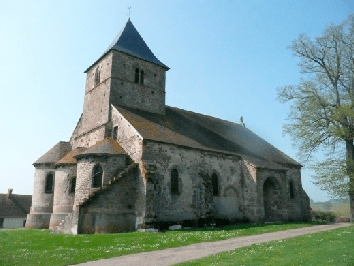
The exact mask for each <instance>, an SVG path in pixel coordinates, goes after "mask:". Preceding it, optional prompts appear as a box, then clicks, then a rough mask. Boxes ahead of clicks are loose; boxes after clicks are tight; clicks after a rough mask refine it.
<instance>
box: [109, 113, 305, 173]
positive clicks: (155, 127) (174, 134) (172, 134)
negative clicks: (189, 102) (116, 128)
mask: <svg viewBox="0 0 354 266" xmlns="http://www.w3.org/2000/svg"><path fill="white" fill-rule="evenodd" d="M115 108H116V109H117V110H118V111H119V112H120V113H122V115H123V116H124V117H125V118H126V119H127V120H128V121H129V123H131V124H132V126H133V127H135V128H136V129H137V130H138V132H139V133H140V134H141V135H142V137H143V138H144V139H150V140H155V141H161V142H166V143H172V144H177V145H183V146H187V147H191V148H199V149H205V150H215V151H221V152H224V153H232V154H237V155H241V156H243V157H244V158H249V160H252V164H254V165H255V166H257V167H262V168H270V169H285V168H283V167H281V166H279V165H277V164H275V163H274V162H279V163H284V164H291V165H297V166H299V165H300V164H298V163H297V162H296V161H295V160H293V159H291V158H290V157H289V156H287V155H285V154H284V153H282V152H281V151H279V150H278V149H276V148H275V147H274V146H272V145H271V144H269V143H268V142H266V141H265V140H263V139H262V138H260V137H258V136H257V135H256V134H254V133H253V132H252V131H251V130H249V129H247V128H245V127H244V126H242V125H239V124H236V123H232V122H229V121H225V120H221V119H218V118H214V117H211V116H206V115H202V114H197V113H193V112H190V111H185V110H182V109H178V108H174V107H169V106H166V108H165V113H166V114H165V115H159V114H154V113H149V112H144V111H141V110H137V109H130V108H122V107H118V106H115ZM272 161H273V162H272Z"/></svg>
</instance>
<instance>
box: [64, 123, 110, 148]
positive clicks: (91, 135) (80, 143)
mask: <svg viewBox="0 0 354 266" xmlns="http://www.w3.org/2000/svg"><path fill="white" fill-rule="evenodd" d="M105 131H106V127H105V125H103V126H100V127H98V128H97V129H95V130H92V131H91V132H88V133H86V134H83V135H81V136H79V135H76V134H75V135H73V136H72V138H71V140H70V144H71V146H72V148H73V149H76V148H77V147H85V148H89V147H91V146H93V145H95V144H96V143H97V142H99V141H101V140H103V139H104V138H105Z"/></svg>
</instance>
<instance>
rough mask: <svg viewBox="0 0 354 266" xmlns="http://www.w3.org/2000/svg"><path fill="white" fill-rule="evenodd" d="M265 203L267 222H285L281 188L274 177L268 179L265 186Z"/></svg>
mask: <svg viewBox="0 0 354 266" xmlns="http://www.w3.org/2000/svg"><path fill="white" fill-rule="evenodd" d="M263 202H264V211H265V217H264V219H265V221H266V222H274V221H282V220H283V215H282V195H281V187H280V184H279V182H278V181H277V180H276V179H275V178H274V177H268V178H267V179H266V181H265V182H264V184H263Z"/></svg>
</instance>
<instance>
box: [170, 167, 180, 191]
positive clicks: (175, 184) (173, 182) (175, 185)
mask: <svg viewBox="0 0 354 266" xmlns="http://www.w3.org/2000/svg"><path fill="white" fill-rule="evenodd" d="M171 194H172V195H178V194H179V190H178V171H177V169H173V170H172V171H171Z"/></svg>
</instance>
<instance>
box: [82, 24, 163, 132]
mask: <svg viewBox="0 0 354 266" xmlns="http://www.w3.org/2000/svg"><path fill="white" fill-rule="evenodd" d="M167 70H169V68H168V67H167V66H166V65H165V64H163V63H162V62H160V61H159V60H158V59H157V58H156V57H155V55H154V54H153V53H152V52H151V50H150V49H149V47H148V46H147V45H146V43H145V41H144V40H143V38H142V37H141V36H140V34H139V32H138V31H137V30H136V29H135V27H134V26H133V24H132V22H131V21H130V19H128V21H127V23H126V24H125V25H124V26H123V28H122V29H121V30H120V31H119V33H118V34H117V36H116V37H115V38H114V40H113V42H112V43H111V44H110V45H109V46H108V48H107V49H106V51H105V52H104V53H103V55H102V56H101V57H100V58H99V59H98V60H97V61H96V62H95V63H94V64H92V65H91V66H90V67H89V68H88V69H87V70H86V71H85V73H86V74H87V77H86V84H85V99H84V108H83V114H82V117H81V126H80V131H81V132H80V133H79V132H77V133H79V135H81V134H85V133H87V132H91V131H93V130H95V129H96V128H99V127H102V126H103V125H107V124H109V122H110V106H111V104H113V105H117V106H121V107H123V108H133V109H139V110H143V111H147V112H151V113H157V114H164V113H165V84H166V71H167Z"/></svg>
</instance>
